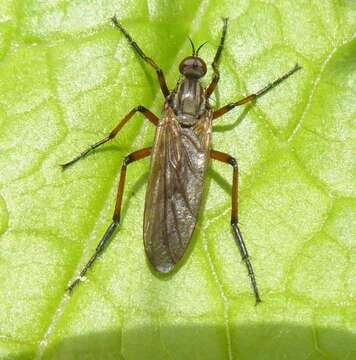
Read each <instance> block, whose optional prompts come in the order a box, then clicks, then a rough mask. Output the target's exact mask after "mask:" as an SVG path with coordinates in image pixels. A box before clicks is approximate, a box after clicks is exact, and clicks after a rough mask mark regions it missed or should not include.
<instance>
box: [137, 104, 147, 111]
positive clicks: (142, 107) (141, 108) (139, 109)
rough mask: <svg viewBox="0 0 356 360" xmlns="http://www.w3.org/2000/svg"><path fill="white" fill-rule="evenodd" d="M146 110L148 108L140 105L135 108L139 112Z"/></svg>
mask: <svg viewBox="0 0 356 360" xmlns="http://www.w3.org/2000/svg"><path fill="white" fill-rule="evenodd" d="M145 110H146V108H145V107H144V106H142V105H138V106H136V107H135V111H138V112H143V111H145Z"/></svg>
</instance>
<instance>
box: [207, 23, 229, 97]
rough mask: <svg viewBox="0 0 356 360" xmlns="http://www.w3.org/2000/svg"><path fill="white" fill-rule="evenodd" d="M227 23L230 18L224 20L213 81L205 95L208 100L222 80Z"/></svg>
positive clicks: (214, 65) (213, 64) (214, 61)
mask: <svg viewBox="0 0 356 360" xmlns="http://www.w3.org/2000/svg"><path fill="white" fill-rule="evenodd" d="M227 21H228V18H223V22H224V25H223V30H222V34H221V39H220V45H219V47H218V49H217V50H216V54H215V56H214V60H213V63H212V64H211V66H212V67H213V71H214V75H213V79H212V81H211V83H210V85H209V86H208V88H207V89H206V93H205V94H206V97H207V98H209V97H210V95H211V94H212V93H213V91H214V90H215V87H216V85H217V84H218V82H219V79H220V72H219V60H220V56H221V52H222V50H223V48H224V42H225V37H226V30H227Z"/></svg>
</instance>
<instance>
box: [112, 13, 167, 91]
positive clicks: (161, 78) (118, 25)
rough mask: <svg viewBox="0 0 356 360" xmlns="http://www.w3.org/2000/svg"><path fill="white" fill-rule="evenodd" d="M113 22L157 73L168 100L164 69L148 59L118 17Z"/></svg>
mask: <svg viewBox="0 0 356 360" xmlns="http://www.w3.org/2000/svg"><path fill="white" fill-rule="evenodd" d="M111 21H112V22H113V24H114V25H115V26H116V27H117V28H118V29H119V30H120V31H121V32H122V33H123V34H124V36H125V37H126V39H127V40H128V42H129V43H130V45H131V46H132V48H133V49H134V50H135V51H136V53H137V54H138V56H139V57H140V58H141V59H143V60H144V61H146V63H148V64H150V65H151V66H152V67H153V68H154V69H155V70H156V73H157V77H158V81H159V84H160V87H161V90H162V93H163V96H164V97H165V98H166V97H167V96H169V94H170V91H169V90H168V86H167V83H166V79H165V77H164V74H163V71H162V69H161V68H160V67H159V66H158V65H157V64H156V62H155V61H154V60H153V59H151V58H150V57H148V56H147V55H146V54H145V53H144V52H143V50H142V49H141V48H140V47H139V46H138V44H137V42H135V41H134V40H133V39H132V37H131V35H130V34H129V33H128V32H127V31H126V29H125V28H124V27H123V26H122V25H121V24H120V23H119V21H118V20H117V17H116V16H114V17H113V18H112V19H111Z"/></svg>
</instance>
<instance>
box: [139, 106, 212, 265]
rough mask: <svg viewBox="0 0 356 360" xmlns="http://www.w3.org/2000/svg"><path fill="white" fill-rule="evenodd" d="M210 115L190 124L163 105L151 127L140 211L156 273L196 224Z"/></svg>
mask: <svg viewBox="0 0 356 360" xmlns="http://www.w3.org/2000/svg"><path fill="white" fill-rule="evenodd" d="M211 119H212V116H211V113H210V112H207V113H206V115H205V116H203V117H201V118H200V119H199V120H198V121H197V123H196V124H195V125H194V126H193V127H190V128H183V127H181V126H180V125H179V123H178V121H177V119H176V117H175V114H174V112H173V110H172V109H171V108H170V107H168V106H166V108H165V110H164V112H163V114H162V116H161V118H160V123H159V125H158V127H157V130H156V136H155V141H154V146H153V150H152V158H151V167H150V175H149V179H148V186H147V192H146V202H145V214H144V234H143V237H144V243H145V249H146V253H147V256H148V258H149V259H150V261H151V263H152V265H153V266H154V267H155V269H156V270H157V271H160V272H169V271H170V270H171V269H172V268H173V267H174V265H175V264H176V263H177V262H178V261H179V259H180V258H181V257H182V256H183V255H184V252H185V250H186V248H187V246H188V244H189V241H190V239H191V237H192V234H193V230H194V227H195V224H196V220H197V216H198V210H199V205H200V202H201V195H202V192H203V186H204V177H205V173H206V168H207V163H208V159H209V147H210V138H211Z"/></svg>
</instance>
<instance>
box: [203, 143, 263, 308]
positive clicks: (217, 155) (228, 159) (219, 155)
mask: <svg viewBox="0 0 356 360" xmlns="http://www.w3.org/2000/svg"><path fill="white" fill-rule="evenodd" d="M210 157H211V158H212V159H214V160H218V161H221V162H223V163H225V164H229V165H231V166H232V168H233V176H232V190H231V227H232V231H233V233H234V236H235V242H236V244H237V246H238V247H239V250H240V254H241V257H242V260H243V261H244V262H245V264H246V267H247V271H248V275H249V276H250V279H251V285H252V288H253V291H254V293H255V298H256V304H258V303H259V302H261V298H260V294H259V291H258V288H257V283H256V277H255V273H254V271H253V268H252V264H251V262H250V256H249V254H248V251H247V247H246V245H245V242H244V240H243V238H242V235H241V231H240V229H239V226H238V225H237V223H238V217H237V206H238V202H237V199H238V167H237V161H236V159H235V158H233V157H232V156H230V155H229V154H225V153H223V152H220V151H216V150H210Z"/></svg>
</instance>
